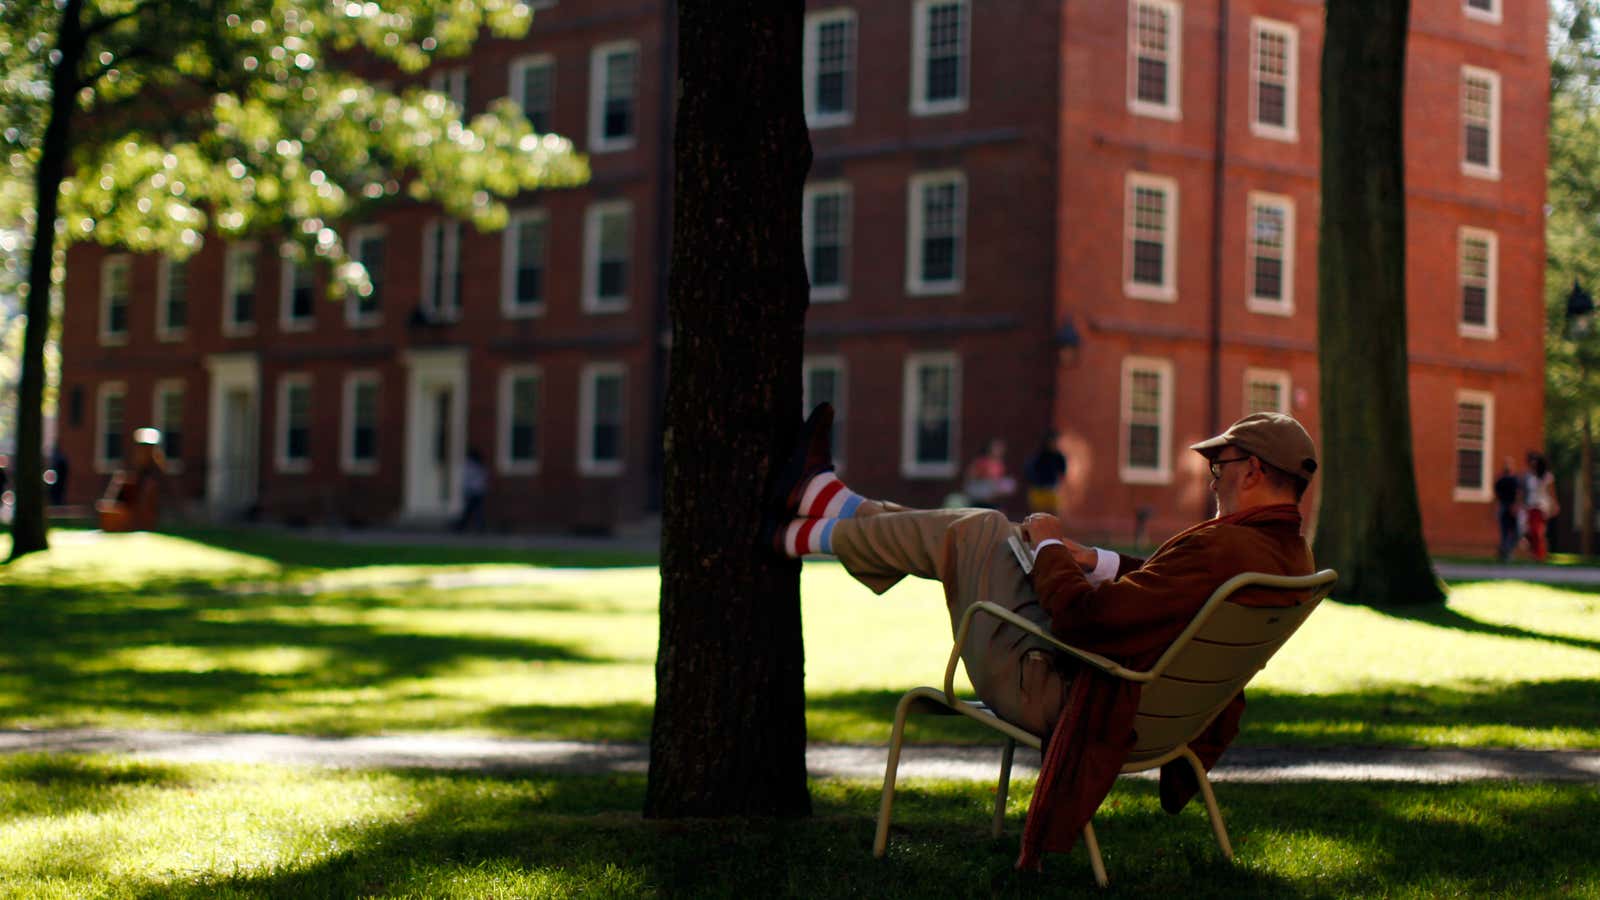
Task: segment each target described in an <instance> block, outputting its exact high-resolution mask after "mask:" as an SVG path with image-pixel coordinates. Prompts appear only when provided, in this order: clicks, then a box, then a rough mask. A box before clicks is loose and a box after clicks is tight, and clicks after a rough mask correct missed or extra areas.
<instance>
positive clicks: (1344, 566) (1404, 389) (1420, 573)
mask: <svg viewBox="0 0 1600 900" xmlns="http://www.w3.org/2000/svg"><path fill="white" fill-rule="evenodd" d="M1409 18H1410V2H1409V0H1340V2H1337V3H1329V4H1328V5H1327V35H1326V38H1325V40H1324V43H1323V49H1322V240H1321V244H1320V249H1319V252H1318V256H1317V291H1318V299H1317V325H1318V335H1319V343H1320V351H1321V370H1322V371H1321V374H1322V391H1321V393H1322V456H1323V469H1322V478H1323V480H1324V485H1323V491H1322V509H1321V513H1320V517H1319V519H1318V522H1317V538H1316V556H1317V561H1318V563H1319V564H1321V565H1325V566H1329V567H1331V568H1334V569H1337V570H1338V571H1339V577H1340V587H1341V589H1342V591H1343V592H1344V593H1345V594H1346V595H1348V596H1349V598H1350V599H1353V600H1356V601H1359V602H1362V603H1370V604H1374V605H1399V604H1409V603H1434V602H1438V601H1440V600H1442V599H1443V598H1444V595H1443V593H1442V592H1441V591H1440V589H1439V582H1438V579H1437V578H1436V577H1435V576H1434V574H1433V566H1432V563H1431V561H1430V559H1429V557H1428V547H1427V543H1426V542H1425V541H1424V540H1423V538H1422V513H1421V509H1420V508H1419V506H1418V503H1417V482H1416V473H1415V470H1414V469H1413V463H1412V448H1411V399H1410V397H1411V391H1410V384H1409V381H1408V375H1409V367H1408V364H1407V350H1406V252H1405V248H1406V209H1405V202H1406V201H1405V197H1406V193H1405V155H1404V133H1405V132H1404V121H1405V120H1404V115H1403V114H1404V108H1405V103H1404V95H1405V69H1406V67H1405V61H1406V30H1407V25H1408V20H1409Z"/></svg>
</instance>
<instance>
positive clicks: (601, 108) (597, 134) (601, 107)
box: [589, 41, 643, 153]
mask: <svg viewBox="0 0 1600 900" xmlns="http://www.w3.org/2000/svg"><path fill="white" fill-rule="evenodd" d="M625 51H631V52H632V53H633V55H634V67H635V71H636V72H642V71H643V66H642V65H641V63H642V62H643V58H642V57H641V56H640V54H639V42H638V41H611V42H609V43H605V44H599V45H597V46H596V47H595V48H594V49H593V50H590V51H589V152H590V153H614V152H616V151H619V150H629V149H632V148H633V146H634V145H635V144H637V143H638V142H639V122H640V116H639V106H640V103H639V101H640V98H641V96H642V95H643V91H640V90H639V89H638V88H637V87H635V88H634V91H633V112H634V115H633V133H632V134H630V135H628V136H627V137H624V138H613V139H611V140H607V139H606V137H605V112H606V64H605V61H606V57H607V56H610V55H611V54H613V53H618V52H625ZM635 84H636V85H637V84H638V79H637V78H636V79H635Z"/></svg>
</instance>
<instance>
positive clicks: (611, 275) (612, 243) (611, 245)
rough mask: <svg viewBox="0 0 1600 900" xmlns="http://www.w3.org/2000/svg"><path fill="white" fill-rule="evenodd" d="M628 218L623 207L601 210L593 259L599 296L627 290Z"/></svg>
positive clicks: (617, 296) (611, 297) (608, 296)
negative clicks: (595, 253) (598, 241)
mask: <svg viewBox="0 0 1600 900" xmlns="http://www.w3.org/2000/svg"><path fill="white" fill-rule="evenodd" d="M628 218H629V216H628V213H627V212H626V211H622V210H614V211H608V212H603V213H601V214H600V246H599V252H598V254H597V257H596V263H595V264H596V272H595V285H596V290H595V295H596V297H597V298H598V299H602V300H616V299H620V298H621V297H623V296H624V295H625V294H626V293H627V291H628V261H629V260H628V256H629V254H628V250H629V247H628V232H629V224H630V223H629V221H628Z"/></svg>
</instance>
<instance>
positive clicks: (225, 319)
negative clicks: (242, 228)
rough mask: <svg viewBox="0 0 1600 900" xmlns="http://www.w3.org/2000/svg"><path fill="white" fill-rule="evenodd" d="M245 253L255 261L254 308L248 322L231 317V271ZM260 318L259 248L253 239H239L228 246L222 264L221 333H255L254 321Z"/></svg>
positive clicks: (235, 335)
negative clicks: (252, 256) (237, 320)
mask: <svg viewBox="0 0 1600 900" xmlns="http://www.w3.org/2000/svg"><path fill="white" fill-rule="evenodd" d="M245 254H253V255H254V258H255V259H254V262H255V276H256V283H255V298H256V299H255V308H254V309H252V310H251V313H252V315H251V319H250V321H248V322H236V321H234V319H233V312H234V310H233V281H234V278H233V272H234V267H236V266H238V265H239V260H240V259H241V258H242V257H243V256H245ZM260 318H261V248H260V247H259V246H258V245H257V244H256V242H255V241H241V242H239V243H237V244H232V245H230V246H229V247H228V252H227V254H226V255H225V256H224V262H223V266H222V334H223V336H224V337H249V336H250V335H253V334H255V333H256V322H257V321H258V320H260Z"/></svg>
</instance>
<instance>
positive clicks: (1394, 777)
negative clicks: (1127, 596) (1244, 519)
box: [0, 728, 1600, 783]
mask: <svg viewBox="0 0 1600 900" xmlns="http://www.w3.org/2000/svg"><path fill="white" fill-rule="evenodd" d="M20 752H45V753H117V754H126V755H129V756H132V757H135V758H139V759H154V760H165V761H171V762H240V763H279V764H286V765H318V766H331V767H337V768H427V769H443V770H463V771H474V770H476V771H509V770H517V771H537V772H555V773H565V774H605V773H613V772H625V773H642V772H644V771H645V770H646V768H647V767H648V761H649V750H648V748H646V747H645V746H644V745H643V744H625V743H586V742H579V741H530V740H516V739H510V738H474V737H459V736H448V735H433V734H415V735H388V736H380V737H353V738H325V737H300V736H294V735H282V734H204V733H193V732H171V731H119V730H104V729H88V728H85V729H60V730H47V731H25V730H4V731H0V753H20ZM885 756H886V753H885V748H884V746H883V745H881V744H876V745H842V744H812V745H811V746H810V747H809V748H808V749H807V752H806V765H807V768H808V769H809V770H810V772H811V774H812V775H813V776H817V777H838V778H865V779H881V778H882V777H883V767H884V760H885ZM999 758H1000V754H999V750H998V747H997V746H987V747H968V746H946V745H908V746H907V747H906V750H905V753H904V755H903V756H902V758H901V772H902V775H903V777H908V778H917V777H923V778H950V779H971V780H987V779H992V778H994V777H995V775H996V774H997V772H998V771H999V768H998V767H999ZM1038 766H1039V755H1038V754H1037V753H1035V752H1033V751H1030V750H1026V749H1019V750H1018V753H1017V759H1016V768H1017V770H1018V771H1019V772H1026V773H1029V774H1032V773H1034V772H1036V771H1037V770H1038ZM1212 774H1213V777H1214V778H1215V779H1216V780H1218V781H1409V782H1445V781H1470V780H1486V779H1497V780H1511V781H1590V782H1595V783H1600V751H1569V750H1414V749H1393V748H1381V747H1367V748H1339V749H1328V750H1293V749H1277V748H1259V747H1236V748H1234V749H1232V750H1230V751H1229V752H1228V754H1227V755H1226V756H1225V757H1224V758H1223V760H1222V763H1221V764H1220V765H1218V766H1217V768H1216V770H1215V771H1214V772H1213V773H1212Z"/></svg>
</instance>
